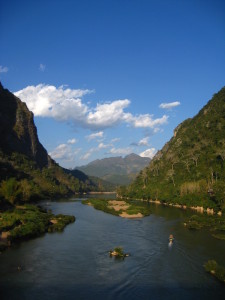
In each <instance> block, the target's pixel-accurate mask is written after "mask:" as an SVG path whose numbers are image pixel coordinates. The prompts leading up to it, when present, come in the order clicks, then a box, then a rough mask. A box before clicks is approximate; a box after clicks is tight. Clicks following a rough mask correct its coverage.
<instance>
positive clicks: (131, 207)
mask: <svg viewBox="0 0 225 300" xmlns="http://www.w3.org/2000/svg"><path fill="white" fill-rule="evenodd" d="M114 201H115V200H114ZM112 202H113V201H112V200H106V199H88V200H83V201H82V203H83V204H86V205H91V206H93V207H94V208H95V209H98V210H101V211H104V212H106V213H109V214H112V215H115V216H120V215H121V214H123V213H124V212H126V214H127V215H129V216H135V215H137V214H141V215H142V216H149V215H150V208H149V205H148V204H147V203H141V202H139V201H124V200H123V201H117V203H118V204H117V205H113V204H112ZM119 203H121V205H119Z"/></svg>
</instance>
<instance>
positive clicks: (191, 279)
mask: <svg viewBox="0 0 225 300" xmlns="http://www.w3.org/2000/svg"><path fill="white" fill-rule="evenodd" d="M92 196H93V195H92ZM107 196H108V195H107ZM103 198H105V195H103ZM43 205H46V203H43ZM149 205H151V209H152V212H153V214H152V215H151V216H149V217H146V218H143V219H136V220H127V219H123V218H119V217H116V216H112V215H109V214H105V213H103V212H101V211H97V210H95V209H93V207H90V206H86V205H82V204H81V202H80V200H79V199H73V200H70V201H68V200H67V201H66V202H61V201H60V202H49V203H48V205H47V206H46V208H47V209H52V211H53V213H56V214H57V213H64V214H74V215H75V216H76V222H75V223H73V224H70V225H69V226H68V227H66V229H65V231H64V232H63V233H54V234H46V235H44V236H42V237H40V238H37V239H34V240H31V241H28V242H24V243H22V244H20V245H18V246H16V247H15V248H13V249H10V250H9V251H6V252H5V253H3V254H1V255H0V266H1V268H0V299H10V300H11V299H32V300H33V299H38V300H39V299H125V300H126V299H129V300H130V299H156V300H157V299H166V300H168V299H204V300H205V299H206V300H207V299H223V296H224V292H225V287H224V285H222V284H221V283H220V282H217V281H216V280H215V279H214V278H212V277H211V276H210V275H208V274H207V273H205V271H204V269H203V264H204V262H206V261H207V260H208V259H212V258H214V259H216V260H217V261H218V262H219V263H221V264H223V265H225V257H224V253H225V242H224V241H219V240H216V239H213V238H212V237H211V236H210V235H209V234H208V233H207V232H204V231H203V232H200V231H188V230H187V229H185V228H184V227H183V226H182V219H183V218H184V217H186V216H187V215H188V214H189V213H190V212H189V211H182V210H180V209H175V208H169V207H164V206H160V205H155V204H149ZM171 233H173V234H174V236H175V238H176V239H175V241H174V243H172V244H169V245H168V237H169V235H170V234H171ZM116 246H121V247H123V249H124V251H125V252H128V253H130V255H131V256H130V257H128V258H126V259H124V260H116V259H111V258H110V257H109V254H108V251H109V250H110V249H113V248H115V247H116ZM18 266H20V267H21V269H20V270H18Z"/></svg>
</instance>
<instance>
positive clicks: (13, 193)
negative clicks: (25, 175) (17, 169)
mask: <svg viewBox="0 0 225 300" xmlns="http://www.w3.org/2000/svg"><path fill="white" fill-rule="evenodd" d="M20 192H21V191H20V189H19V184H18V182H17V181H16V179H15V178H10V179H8V180H4V181H2V183H1V186H0V193H1V195H2V196H3V197H4V198H5V200H7V201H8V202H10V203H11V204H14V203H15V201H16V200H18V198H19V194H20Z"/></svg>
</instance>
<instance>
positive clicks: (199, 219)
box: [185, 214, 225, 239]
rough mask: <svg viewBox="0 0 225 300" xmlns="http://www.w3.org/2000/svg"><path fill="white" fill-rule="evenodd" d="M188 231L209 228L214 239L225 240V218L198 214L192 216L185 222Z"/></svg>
mask: <svg viewBox="0 0 225 300" xmlns="http://www.w3.org/2000/svg"><path fill="white" fill-rule="evenodd" d="M185 224H186V227H187V228H188V229H202V228H207V229H209V230H210V233H211V234H212V236H213V237H215V238H217V239H225V217H224V216H217V215H206V214H198V215H193V216H191V217H190V218H189V219H188V220H186V222H185Z"/></svg>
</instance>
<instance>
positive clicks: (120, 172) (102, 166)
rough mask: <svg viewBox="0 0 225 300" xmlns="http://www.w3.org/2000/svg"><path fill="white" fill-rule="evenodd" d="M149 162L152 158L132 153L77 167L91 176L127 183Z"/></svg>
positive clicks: (117, 183) (111, 181) (114, 182)
mask: <svg viewBox="0 0 225 300" xmlns="http://www.w3.org/2000/svg"><path fill="white" fill-rule="evenodd" d="M149 162H150V158H148V157H140V156H139V155H137V154H134V153H132V154H129V155H127V156H125V157H124V158H123V157H121V156H118V157H108V158H104V159H97V160H94V161H92V162H90V163H89V164H88V165H86V166H81V167H77V169H78V170H80V171H82V172H84V173H85V174H87V175H89V176H97V177H99V178H101V179H103V180H106V181H108V182H110V183H113V184H116V185H120V184H124V185H127V184H129V183H130V182H131V181H132V180H133V179H134V178H135V176H136V174H137V173H138V172H139V171H140V170H141V169H143V168H144V167H146V166H147V165H148V164H149Z"/></svg>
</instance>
